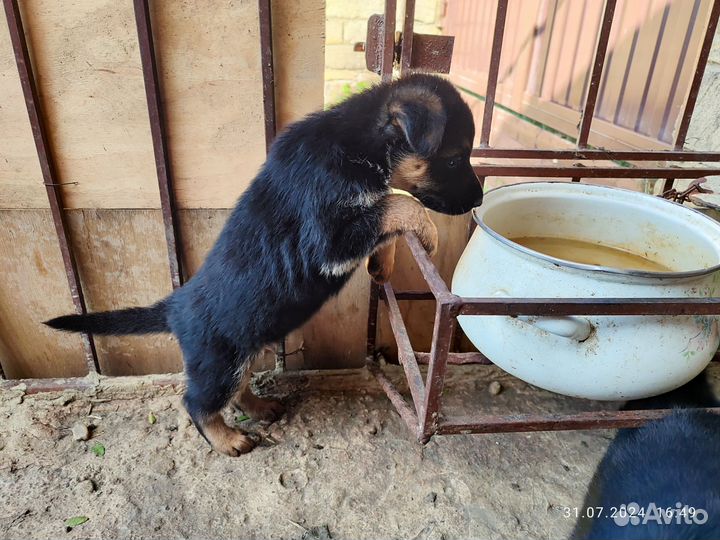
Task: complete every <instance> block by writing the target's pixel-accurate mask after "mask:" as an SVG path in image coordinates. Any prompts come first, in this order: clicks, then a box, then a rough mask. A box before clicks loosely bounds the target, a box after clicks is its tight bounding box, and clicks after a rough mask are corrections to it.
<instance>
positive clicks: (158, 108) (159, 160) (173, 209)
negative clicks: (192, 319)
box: [133, 0, 184, 289]
mask: <svg viewBox="0 0 720 540" xmlns="http://www.w3.org/2000/svg"><path fill="white" fill-rule="evenodd" d="M148 1H149V0H134V1H133V7H134V10H135V24H136V26H137V34H138V41H139V44H140V59H141V61H142V70H143V78H144V80H145V95H146V96H147V105H148V114H149V116H150V133H151V135H152V141H153V151H154V154H155V170H156V171H157V177H158V187H159V189H160V208H161V210H162V217H163V225H164V227H165V242H166V244H167V251H168V266H169V267H170V280H171V282H172V286H173V289H177V288H178V287H180V286H182V284H183V281H184V275H183V264H182V242H181V241H180V224H179V221H178V217H177V205H176V203H175V194H174V191H173V181H172V174H171V163H170V156H169V154H168V144H167V133H166V125H167V123H166V121H165V111H164V109H163V106H162V101H161V95H160V78H159V77H158V70H157V61H156V59H155V45H154V42H153V33H152V21H151V20H150V6H149V5H148Z"/></svg>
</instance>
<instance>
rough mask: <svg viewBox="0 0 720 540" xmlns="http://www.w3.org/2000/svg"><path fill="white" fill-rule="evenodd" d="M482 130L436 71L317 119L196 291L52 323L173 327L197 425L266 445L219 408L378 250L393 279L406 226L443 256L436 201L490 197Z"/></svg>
mask: <svg viewBox="0 0 720 540" xmlns="http://www.w3.org/2000/svg"><path fill="white" fill-rule="evenodd" d="M474 134H475V127H474V124H473V118H472V115H471V113H470V109H469V108H468V106H467V105H466V104H465V102H463V100H462V99H461V97H460V95H459V94H458V92H457V91H456V90H455V88H453V86H452V85H451V84H450V83H448V82H447V81H445V80H443V79H441V78H439V77H434V76H429V75H414V76H410V77H407V78H404V79H401V80H399V81H396V82H394V83H391V84H385V85H379V86H376V87H374V88H372V89H370V90H368V91H367V92H365V93H363V94H360V95H357V96H355V97H352V98H350V99H348V100H347V101H345V102H344V103H342V104H340V105H338V106H336V107H334V108H332V109H329V110H327V111H323V112H318V113H316V114H313V115H310V116H308V117H307V118H306V119H304V120H302V121H300V122H298V123H296V124H294V125H292V126H290V127H289V128H288V129H287V130H286V131H285V133H284V134H283V135H281V136H280V137H279V138H278V139H277V141H276V142H275V144H274V145H273V147H272V149H271V151H270V153H269V155H268V159H267V162H266V163H265V165H264V166H263V167H262V169H261V170H260V172H259V174H258V175H257V177H256V178H255V180H254V181H253V183H252V184H251V185H250V187H249V188H248V189H247V191H246V192H245V193H244V194H243V195H242V197H241V198H240V200H239V201H238V203H237V206H236V207H235V209H234V211H233V213H232V214H231V216H230V218H229V219H228V221H227V223H226V225H225V228H224V229H223V231H222V233H221V234H220V237H219V239H218V241H217V243H216V244H215V246H214V247H213V249H212V250H211V252H210V254H209V255H208V257H207V259H206V261H205V264H204V265H203V267H202V268H201V269H200V271H199V272H198V273H197V274H196V275H195V276H194V277H193V278H192V280H190V281H189V282H188V283H187V284H186V285H185V286H183V287H182V288H180V289H178V290H176V291H175V292H174V293H173V294H171V295H170V296H169V297H167V298H165V299H163V300H161V301H160V302H158V303H157V304H155V305H153V306H151V307H146V308H130V309H125V310H119V311H111V312H105V313H93V314H89V315H82V316H81V315H67V316H63V317H58V318H56V319H52V320H50V321H48V322H47V324H48V325H50V326H52V327H53V328H59V329H63V330H70V331H75V332H90V333H95V334H115V335H119V334H145V333H153V332H172V333H174V334H175V335H176V336H177V338H178V341H179V342H180V346H181V348H182V351H183V356H184V361H185V371H186V374H187V392H186V394H185V399H184V402H185V406H186V408H187V410H188V412H189V413H190V416H191V417H192V419H193V421H194V423H195V425H196V426H197V428H198V430H199V431H200V432H201V433H202V434H203V436H204V437H205V438H206V439H207V440H208V442H209V443H210V444H211V445H212V447H213V448H214V449H215V450H217V451H219V452H222V453H224V454H229V455H238V454H241V453H244V452H247V451H249V450H251V449H252V447H253V446H254V443H253V440H252V439H251V438H250V437H248V436H247V435H245V434H243V433H242V432H240V431H238V430H235V429H232V428H230V427H229V426H227V425H226V424H225V422H224V421H223V419H222V416H221V414H220V411H221V410H222V408H223V407H224V406H225V405H226V404H227V403H228V402H229V401H230V400H231V399H233V397H234V396H236V395H238V391H239V390H241V389H242V388H243V387H244V386H245V382H244V381H246V375H247V371H248V369H247V368H248V366H249V364H250V360H251V359H252V358H253V357H254V356H255V355H257V354H259V353H260V352H261V351H262V350H263V348H264V347H265V346H267V345H269V344H272V343H275V342H277V341H279V340H280V339H282V338H284V337H285V336H286V335H287V334H288V333H289V332H290V331H292V330H294V329H296V328H298V327H299V326H301V325H302V324H303V323H304V322H306V321H307V320H308V319H309V318H310V317H311V316H312V315H313V314H314V313H315V312H316V311H317V310H318V309H319V308H320V307H321V306H322V305H323V303H325V301H326V300H328V299H329V298H330V297H331V296H333V295H335V294H337V293H338V292H339V291H340V289H341V288H342V287H343V285H344V284H345V283H346V282H347V280H348V279H349V277H350V275H351V274H352V272H353V271H354V270H355V269H356V267H357V266H358V265H360V264H361V262H362V261H363V260H364V259H365V258H366V257H368V256H369V255H372V257H371V260H370V263H369V265H368V270H369V271H370V272H371V274H373V276H374V277H375V279H376V280H378V281H383V280H385V279H387V277H388V276H389V274H390V272H391V271H392V263H393V259H394V240H395V239H396V238H397V237H398V236H399V235H401V234H403V233H404V232H406V231H413V232H415V233H416V234H417V235H418V237H419V238H420V241H421V242H422V243H423V246H424V247H425V249H427V250H428V251H430V252H433V251H434V250H435V249H436V246H437V231H436V229H435V226H434V225H433V224H432V222H431V221H430V219H429V217H428V214H427V211H426V210H425V208H424V207H423V205H424V206H426V207H428V208H432V209H433V210H436V211H438V212H443V213H446V214H461V213H464V212H467V211H469V210H470V209H471V208H472V207H474V206H477V205H479V204H480V202H481V200H482V189H481V187H480V184H479V182H478V179H477V177H476V176H475V174H474V173H473V170H472V167H471V166H470V150H471V147H472V142H473V137H474ZM391 187H396V188H401V189H403V190H406V191H408V192H410V193H411V194H413V195H414V196H415V197H416V198H417V199H418V200H419V201H421V202H422V204H421V203H420V202H418V201H417V200H416V199H413V198H411V197H408V196H406V195H401V194H391V193H390V188H391ZM241 393H242V395H243V397H241V398H240V399H241V401H242V399H243V398H244V402H243V403H242V405H243V408H244V409H245V410H247V411H248V412H249V413H250V414H251V415H254V416H255V417H258V416H260V417H262V416H264V415H267V414H268V413H276V412H278V408H277V404H274V403H268V402H263V401H262V400H259V399H258V398H256V397H253V396H252V394H251V393H249V392H247V391H244V392H241Z"/></svg>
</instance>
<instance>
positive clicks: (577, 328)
mask: <svg viewBox="0 0 720 540" xmlns="http://www.w3.org/2000/svg"><path fill="white" fill-rule="evenodd" d="M493 296H502V297H509V296H510V294H509V293H508V292H507V291H503V290H499V291H496V292H495V293H494V294H493ZM517 319H518V320H520V321H522V322H524V323H527V324H531V325H533V326H535V327H537V328H539V329H540V330H544V331H546V332H549V333H551V334H554V335H556V336H560V337H564V338H567V339H573V340H575V341H580V342H582V341H585V340H586V339H587V338H589V337H590V335H591V334H592V333H593V330H594V329H595V328H594V327H593V325H592V324H591V323H590V321H588V320H587V319H585V318H584V317H532V316H527V315H518V317H517Z"/></svg>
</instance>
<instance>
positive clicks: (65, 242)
mask: <svg viewBox="0 0 720 540" xmlns="http://www.w3.org/2000/svg"><path fill="white" fill-rule="evenodd" d="M3 6H4V8H5V15H6V17H7V22H8V28H9V30H10V40H11V41H12V45H13V50H14V52H15V63H16V64H17V69H18V73H19V75H20V83H21V85H22V90H23V96H24V97H25V106H26V107H27V112H28V117H29V118H30V125H31V127H32V133H33V139H34V140H35V147H36V149H37V154H38V159H39V161H40V170H41V171H42V175H43V182H44V184H45V190H46V191H47V197H48V202H49V203H50V212H51V213H52V218H53V223H54V225H55V232H56V234H57V238H58V244H59V246H60V254H61V255H62V260H63V265H64V266H65V275H66V276H67V280H68V285H69V287H70V295H71V296H72V301H73V305H74V306H75V311H76V312H77V313H81V314H82V313H85V312H86V309H85V298H84V296H83V291H82V285H81V283H80V275H79V273H78V268H77V263H76V261H75V257H74V255H73V252H72V247H71V245H70V240H69V235H68V226H67V221H66V219H65V213H64V211H63V208H64V206H63V201H62V191H61V187H60V182H58V180H57V174H56V170H55V164H54V162H53V158H52V152H51V149H50V143H49V141H48V136H47V131H46V129H45V124H44V122H43V115H42V106H41V102H40V98H39V96H38V92H37V85H36V83H35V77H34V75H33V70H32V64H31V61H30V54H29V52H28V47H27V42H26V40H25V32H24V30H23V24H22V17H21V15H20V9H19V7H18V3H17V0H3ZM81 336H82V342H83V348H84V351H85V363H86V364H87V368H88V371H89V372H91V373H94V372H99V371H100V365H99V363H98V360H97V352H96V350H95V342H94V340H93V338H92V336H91V335H89V334H81Z"/></svg>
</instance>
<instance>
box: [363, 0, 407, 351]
mask: <svg viewBox="0 0 720 540" xmlns="http://www.w3.org/2000/svg"><path fill="white" fill-rule="evenodd" d="M413 9H414V3H413ZM396 13H397V0H385V14H384V16H383V49H382V65H381V67H380V76H381V80H382V82H384V83H389V82H392V75H393V62H394V61H395V15H396ZM413 17H414V14H413ZM379 294H380V287H379V286H378V285H376V284H375V283H374V282H373V281H370V299H369V306H368V324H367V328H368V334H367V342H366V343H367V355H368V356H369V357H373V356H374V355H375V343H376V340H377V318H378V296H379Z"/></svg>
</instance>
